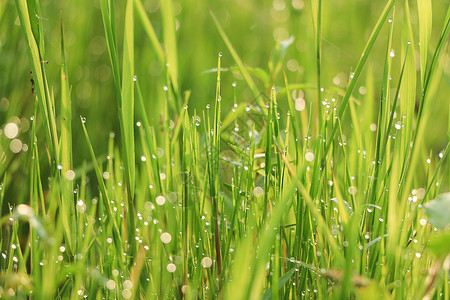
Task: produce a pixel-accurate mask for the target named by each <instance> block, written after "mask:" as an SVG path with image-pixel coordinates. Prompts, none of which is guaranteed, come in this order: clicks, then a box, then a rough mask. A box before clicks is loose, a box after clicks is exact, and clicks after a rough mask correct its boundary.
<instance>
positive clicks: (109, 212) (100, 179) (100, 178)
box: [81, 117, 123, 256]
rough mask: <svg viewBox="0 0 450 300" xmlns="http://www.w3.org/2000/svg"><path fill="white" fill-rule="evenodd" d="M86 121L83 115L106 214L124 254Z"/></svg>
mask: <svg viewBox="0 0 450 300" xmlns="http://www.w3.org/2000/svg"><path fill="white" fill-rule="evenodd" d="M85 122H86V120H85V119H84V118H83V117H81V126H82V128H83V133H84V137H85V139H86V143H87V145H88V148H89V154H90V156H91V160H92V164H93V165H94V171H95V175H96V177H97V181H98V185H99V188H100V192H101V193H102V199H103V201H104V205H105V208H106V215H107V217H108V219H109V222H112V225H113V230H114V234H115V235H114V237H115V239H116V240H115V243H116V245H119V248H120V249H121V252H122V253H121V255H122V256H123V244H122V241H121V240H122V238H121V234H120V232H121V231H120V230H119V226H118V225H117V222H116V219H115V218H114V215H113V213H112V209H111V204H110V203H111V201H110V199H109V195H108V192H107V190H106V185H105V182H104V181H103V174H102V172H101V171H100V166H99V164H98V162H97V158H96V156H95V153H94V148H92V144H91V140H90V139H89V135H88V133H87V130H86V126H85Z"/></svg>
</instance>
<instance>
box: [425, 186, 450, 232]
mask: <svg viewBox="0 0 450 300" xmlns="http://www.w3.org/2000/svg"><path fill="white" fill-rule="evenodd" d="M425 212H426V214H427V216H428V221H429V222H430V223H431V224H432V225H433V226H435V227H436V228H439V229H444V228H445V227H447V226H449V224H450V218H449V216H450V193H444V194H440V195H439V196H437V197H436V199H434V200H431V201H430V202H428V203H427V204H425Z"/></svg>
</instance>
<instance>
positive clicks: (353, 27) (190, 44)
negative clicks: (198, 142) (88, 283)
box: [0, 0, 450, 198]
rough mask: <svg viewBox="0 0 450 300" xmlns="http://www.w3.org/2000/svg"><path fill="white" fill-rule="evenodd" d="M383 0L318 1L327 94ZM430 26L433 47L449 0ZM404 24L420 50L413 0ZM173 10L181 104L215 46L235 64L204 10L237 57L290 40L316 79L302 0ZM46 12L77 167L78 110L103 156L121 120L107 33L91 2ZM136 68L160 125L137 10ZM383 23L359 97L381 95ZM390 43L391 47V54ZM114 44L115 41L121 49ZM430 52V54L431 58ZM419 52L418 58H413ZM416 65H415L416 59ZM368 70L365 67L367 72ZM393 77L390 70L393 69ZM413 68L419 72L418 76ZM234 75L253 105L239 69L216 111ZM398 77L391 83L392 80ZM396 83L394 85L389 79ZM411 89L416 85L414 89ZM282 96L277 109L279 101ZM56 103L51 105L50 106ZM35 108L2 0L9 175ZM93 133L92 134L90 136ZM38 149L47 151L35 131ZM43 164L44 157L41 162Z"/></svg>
mask: <svg viewBox="0 0 450 300" xmlns="http://www.w3.org/2000/svg"><path fill="white" fill-rule="evenodd" d="M116 2H117V3H116V6H117V9H116V13H117V33H118V40H119V43H120V41H122V34H123V30H122V28H123V25H122V24H123V20H124V15H123V14H124V12H125V9H124V5H125V1H116ZM142 2H143V4H144V7H145V9H146V11H147V14H148V16H149V18H150V20H151V22H152V24H153V26H154V28H155V31H156V33H157V35H158V36H159V37H160V41H161V42H162V38H161V26H162V25H161V15H160V5H159V1H156V0H143V1H142ZM386 2H387V1H369V0H340V1H323V20H322V22H323V28H322V30H323V41H322V47H323V49H322V59H323V61H322V86H323V87H324V89H325V92H326V93H327V91H328V90H330V89H332V88H336V87H338V88H341V89H344V88H345V87H346V84H347V83H348V76H349V74H350V73H351V71H352V70H353V69H354V68H355V67H356V64H357V62H358V59H359V57H360V55H361V52H362V50H363V47H364V45H365V43H366V41H367V39H368V37H369V35H370V33H371V31H372V29H373V27H374V25H375V23H376V21H377V19H378V17H379V16H380V14H381V11H382V9H383V7H384V6H385V4H386ZM432 4H433V27H432V28H433V31H432V38H431V42H430V44H431V49H434V47H435V45H436V43H437V40H438V37H439V34H440V30H441V28H442V23H443V20H444V17H445V13H446V11H447V8H448V5H449V3H448V0H434V1H433V2H432ZM409 5H410V8H411V22H412V25H413V33H414V36H415V41H414V48H415V50H417V49H418V43H417V40H418V30H417V18H418V16H417V3H416V1H409ZM173 9H174V14H175V16H176V33H177V44H178V60H179V85H180V90H181V92H182V93H183V92H184V91H187V90H189V91H191V92H192V94H191V97H190V101H189V110H190V112H191V113H192V112H193V111H194V110H197V111H201V110H202V109H204V107H205V105H206V104H208V103H213V101H214V97H215V96H214V94H215V81H216V74H215V72H208V70H211V69H214V68H216V67H217V55H218V53H219V52H223V57H222V66H223V67H225V68H227V67H232V66H234V65H235V63H234V61H233V59H232V57H231V55H230V53H229V52H228V50H227V47H226V46H225V44H224V42H223V40H222V38H221V37H220V35H219V33H218V31H217V28H216V27H215V25H214V23H213V21H212V18H211V16H210V14H209V10H211V11H212V12H213V13H214V14H215V15H216V16H217V18H218V20H219V22H220V24H221V25H222V26H223V28H224V30H225V32H226V33H227V35H228V37H229V38H230V40H231V42H232V43H233V45H234V47H235V49H236V50H237V52H238V54H239V56H240V57H241V58H242V60H243V61H244V63H245V64H247V65H248V66H250V67H257V68H261V69H263V70H265V71H266V72H269V71H268V70H269V68H268V61H269V58H270V55H271V52H272V50H273V48H274V47H275V46H276V43H277V41H278V42H280V41H283V40H288V39H289V38H291V37H292V38H293V43H292V45H291V46H290V47H289V48H288V50H287V53H286V56H285V58H284V60H283V68H284V69H285V71H286V74H287V77H288V80H289V82H290V83H305V84H312V85H315V84H316V61H315V49H314V47H313V45H314V27H313V16H312V8H311V3H310V1H303V0H274V1H268V0H265V1H261V0H246V1H242V0H216V1H207V0H183V1H174V2H173ZM41 12H42V16H40V18H42V19H43V20H44V26H45V27H44V36H45V49H46V50H45V60H46V61H48V64H47V65H46V70H47V77H48V79H49V86H50V87H51V89H52V90H53V92H54V94H55V99H58V98H59V86H60V71H59V70H60V62H61V59H60V22H61V18H62V20H63V23H64V34H65V43H66V53H67V60H68V74H69V81H70V84H71V86H72V91H71V96H72V116H73V139H74V166H80V165H81V163H82V162H83V161H84V160H86V159H88V153H87V149H86V147H85V141H84V138H83V136H82V132H81V126H80V122H79V115H83V116H84V117H86V118H87V119H88V120H89V122H88V123H87V127H88V131H89V134H90V136H91V139H92V142H93V146H94V149H95V151H96V153H97V155H99V156H101V155H105V153H106V150H107V140H108V136H109V132H111V131H114V132H119V131H120V130H119V121H118V117H117V107H116V98H115V89H114V83H113V78H112V74H111V68H110V61H109V57H108V53H107V46H106V41H105V34H104V29H103V24H102V17H101V12H100V5H99V2H98V1H91V0H78V1H51V0H43V1H41ZM403 12H404V1H397V4H396V7H395V13H394V14H393V15H392V19H393V20H394V22H395V21H396V20H397V19H398V20H399V22H398V23H397V24H396V25H395V27H394V28H395V29H394V30H395V32H394V34H395V37H394V40H393V50H394V55H395V54H398V55H396V56H394V58H393V64H394V65H393V66H394V67H393V70H394V74H393V75H394V76H393V79H394V82H396V77H395V75H396V73H395V72H397V73H398V70H399V69H400V64H401V61H400V49H401V48H400V47H401V46H400V41H401V39H400V32H401V26H402V24H401V20H402V15H403ZM135 19H136V20H135V73H136V76H137V77H138V78H139V81H140V85H141V89H142V92H143V95H144V98H145V99H144V100H145V103H146V108H147V110H148V113H149V116H151V122H152V124H153V125H155V126H161V125H159V121H160V120H161V118H162V113H163V110H162V108H161V103H163V101H161V99H164V97H165V94H164V90H163V86H164V85H166V78H165V76H164V70H163V67H162V66H161V65H160V63H159V62H158V60H157V56H156V54H155V52H154V51H153V48H152V46H151V43H150V41H149V39H148V37H147V35H146V34H145V32H144V30H143V28H142V25H141V22H140V20H139V19H138V17H137V14H136V15H135ZM386 41H387V26H385V28H383V32H382V33H381V35H380V37H379V38H378V40H377V42H376V44H375V47H374V49H373V52H372V53H371V55H370V58H369V61H368V62H369V63H368V65H367V66H366V67H365V69H364V71H363V76H362V78H361V80H360V82H359V83H358V86H357V88H356V89H355V92H354V96H355V97H356V98H357V100H358V101H359V103H360V105H363V104H364V99H365V97H375V98H376V99H377V98H379V95H380V89H381V87H380V82H381V76H382V75H381V74H382V72H383V64H384V56H385V52H386ZM446 47H447V48H446V49H444V54H443V56H442V58H443V59H445V64H446V65H445V67H444V74H443V75H442V76H443V80H442V81H441V86H440V87H439V91H438V93H437V96H436V99H435V100H434V104H433V110H434V117H433V118H432V120H431V121H430V123H429V126H430V127H429V128H430V130H429V134H428V136H427V138H428V139H429V141H428V143H429V144H430V145H431V147H432V149H433V150H434V151H435V152H439V151H441V150H442V148H443V147H444V146H445V145H446V143H447V141H448V136H447V132H446V131H447V127H448V122H449V120H448V114H449V108H448V103H449V95H450V67H449V65H450V60H449V51H448V43H447V46H446ZM396 49H397V52H396ZM121 51H122V46H121V45H120V44H119V57H121ZM431 55H432V53H430V56H431ZM417 58H418V57H417ZM417 65H419V64H417ZM368 74H369V75H368ZM397 75H398V74H397ZM418 75H419V74H418ZM366 76H371V77H372V78H373V79H374V81H373V82H374V88H373V91H374V92H373V94H371V95H369V94H367V93H366V88H365V87H364V82H365V78H366ZM255 81H256V82H257V84H258V87H259V89H260V91H261V93H262V94H263V95H264V96H266V94H267V85H264V83H263V82H262V81H260V80H258V79H257V78H255ZM233 83H236V85H237V87H236V95H237V101H238V102H245V103H252V102H253V101H254V99H253V96H252V95H251V93H250V91H249V90H248V89H247V87H246V85H245V83H244V81H243V80H242V77H241V76H239V74H237V73H233V72H224V73H223V74H222V99H223V102H222V103H223V109H222V113H223V114H224V115H226V114H227V112H229V111H231V108H232V105H233V97H234V90H233V87H232V84H233ZM273 84H274V85H275V86H280V87H282V86H283V85H284V79H283V75H282V73H279V74H278V75H277V77H276V78H274V79H273ZM395 85H396V83H395ZM395 85H394V86H395ZM418 95H419V93H418ZM304 99H305V101H306V102H307V103H308V102H309V103H312V104H313V105H315V103H316V102H317V99H316V91H315V90H314V89H312V90H305V91H304ZM283 101H284V102H285V101H286V97H285V96H283V97H281V96H280V99H279V103H280V109H281V110H283V109H285V108H286V107H287V106H286V104H285V103H284V104H283ZM57 108H58V105H57ZM33 114H34V99H33V96H32V83H31V74H30V64H29V62H28V57H27V52H26V48H25V44H24V37H23V33H22V30H21V28H20V24H19V19H18V17H17V12H16V7H15V2H14V1H12V0H0V129H1V131H0V178H1V176H2V175H3V174H4V172H5V170H6V169H7V168H8V176H12V177H13V178H14V180H17V184H18V186H20V182H21V181H23V180H28V179H27V170H25V169H24V166H25V165H26V164H25V162H26V161H27V160H29V159H30V157H29V154H28V153H27V149H28V146H27V145H28V144H29V143H30V140H31V134H30V130H29V128H30V118H32V116H33ZM11 122H14V123H16V124H18V127H19V133H18V135H17V137H16V138H15V144H14V145H11V143H12V140H11V139H10V138H8V137H7V136H5V134H4V132H3V130H4V126H5V124H7V123H11ZM92 137H95V138H92ZM40 142H41V143H42V150H41V152H40V153H41V154H43V153H45V144H44V141H43V139H42V141H40ZM42 166H43V168H44V170H43V172H45V168H46V166H45V164H42ZM17 193H18V194H17V195H16V196H17V197H19V198H22V197H26V195H25V194H22V195H21V194H20V193H27V191H26V190H23V191H21V190H20V189H19V188H18V189H17Z"/></svg>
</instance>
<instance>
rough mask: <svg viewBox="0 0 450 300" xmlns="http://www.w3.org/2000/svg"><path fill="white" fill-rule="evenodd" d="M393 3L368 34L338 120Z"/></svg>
mask: <svg viewBox="0 0 450 300" xmlns="http://www.w3.org/2000/svg"><path fill="white" fill-rule="evenodd" d="M394 3H395V0H389V1H388V3H386V6H385V7H384V9H383V12H382V13H381V15H380V17H379V18H378V21H377V23H376V24H375V27H374V29H373V31H372V33H371V34H370V37H369V40H368V41H367V43H366V45H365V47H364V50H363V52H362V54H361V57H360V59H359V62H358V64H357V65H356V69H355V72H354V73H353V74H352V76H350V78H351V80H350V83H349V85H348V87H347V90H346V92H345V95H344V97H343V99H342V101H341V103H340V106H339V110H338V117H339V118H340V119H342V117H343V116H344V113H345V111H346V109H347V105H348V101H349V100H350V96H351V94H352V92H353V89H354V88H355V86H356V82H357V81H358V79H359V77H360V76H361V72H362V69H363V67H364V65H365V64H366V61H367V58H368V56H369V54H370V52H371V50H372V48H373V45H374V44H375V41H376V39H377V37H378V34H379V33H380V31H381V28H382V27H383V25H384V23H385V22H386V20H387V18H388V15H389V12H390V11H391V8H392V6H393V5H394ZM337 129H338V126H337V125H335V126H333V130H332V132H331V134H330V136H329V142H328V143H327V146H326V149H325V153H327V152H328V150H329V148H330V146H331V143H332V142H333V139H334V136H335V135H336V132H337Z"/></svg>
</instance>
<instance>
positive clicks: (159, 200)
mask: <svg viewBox="0 0 450 300" xmlns="http://www.w3.org/2000/svg"><path fill="white" fill-rule="evenodd" d="M155 201H156V204H158V205H164V203H166V198H164V196H158V197H156V200H155Z"/></svg>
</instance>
